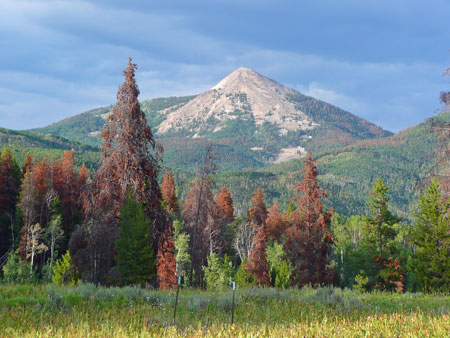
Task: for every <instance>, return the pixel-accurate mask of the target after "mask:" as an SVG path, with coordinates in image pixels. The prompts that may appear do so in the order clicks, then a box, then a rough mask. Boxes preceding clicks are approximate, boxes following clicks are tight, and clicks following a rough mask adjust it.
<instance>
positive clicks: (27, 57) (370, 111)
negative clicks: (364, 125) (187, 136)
mask: <svg viewBox="0 0 450 338" xmlns="http://www.w3.org/2000/svg"><path fill="white" fill-rule="evenodd" d="M449 12H450V4H449V3H448V2H447V1H438V0H434V1H428V2H427V5H426V6H424V5H423V2H422V1H418V0H417V1H403V0H399V1H396V2H392V1H390V2H388V1H384V0H382V1H376V2H375V1H373V2H372V1H367V2H360V1H350V0H343V1H340V2H335V1H331V0H330V1H315V2H310V1H304V2H303V1H300V2H299V1H283V2H280V1H270V0H260V1H256V0H248V1H234V0H233V1H231V0H228V1H224V0H223V1H222V0H221V1H206V0H204V1H197V0H193V1H190V2H185V1H181V0H178V1H164V2H163V1H156V2H148V3H146V2H145V3H144V2H142V1H137V0H132V1H127V2H123V1H118V0H109V1H106V0H104V1H102V0H97V1H77V0H70V1H69V0H2V1H1V2H0V50H1V51H2V52H1V53H0V61H1V62H0V126H2V127H7V128H14V129H27V128H34V127H40V126H44V125H48V124H50V123H53V122H56V121H59V120H61V119H63V118H66V117H68V116H71V115H74V114H76V113H80V112H82V111H85V110H87V109H91V108H94V107H97V106H101V105H107V104H110V103H113V102H114V100H115V94H116V91H117V87H118V85H119V84H120V83H121V82H122V74H121V70H122V69H123V68H124V67H125V65H126V62H127V60H128V56H133V57H134V61H135V62H136V63H138V65H139V69H138V73H137V80H138V83H139V86H140V88H141V98H142V99H146V98H152V97H160V96H176V95H188V94H198V93H200V92H202V91H204V90H206V89H208V88H210V87H211V86H213V85H214V84H215V83H217V82H218V81H220V80H221V79H222V78H223V77H225V76H226V75H228V73H230V72H232V71H233V70H234V69H236V68H238V67H240V66H245V67H249V68H253V69H254V70H256V71H258V72H259V73H261V74H263V75H266V76H269V77H271V78H273V79H275V80H277V81H278V82H281V83H283V84H285V85H288V86H290V87H292V88H294V89H297V90H299V91H301V92H303V93H305V94H308V95H311V96H314V97H317V98H320V99H323V100H325V101H327V102H330V103H333V104H335V105H337V106H340V107H341V108H344V109H347V110H349V111H351V112H353V113H355V114H357V115H359V116H361V117H364V118H366V119H368V120H370V121H372V122H375V123H377V124H379V125H381V126H382V127H384V128H386V129H389V130H393V131H397V130H400V129H404V128H406V127H408V126H410V125H412V124H415V123H418V122H420V121H422V120H424V119H425V118H427V117H429V116H431V115H432V114H433V113H434V111H435V110H436V109H437V108H439V99H438V97H439V92H440V91H442V90H448V80H446V79H444V78H442V73H443V71H444V70H445V68H447V67H448V66H449V65H450V62H449V60H450V53H449V52H447V49H448V48H450V46H449V45H448V41H450V33H449V30H448V28H447V24H446V22H447V20H446V17H445V16H446V13H449Z"/></svg>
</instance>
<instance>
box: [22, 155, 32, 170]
mask: <svg viewBox="0 0 450 338" xmlns="http://www.w3.org/2000/svg"><path fill="white" fill-rule="evenodd" d="M32 165H33V160H32V159H31V156H30V154H29V153H27V154H26V155H25V164H24V166H23V168H22V171H23V174H24V175H25V174H26V173H27V172H28V171H30V170H31V166H32Z"/></svg>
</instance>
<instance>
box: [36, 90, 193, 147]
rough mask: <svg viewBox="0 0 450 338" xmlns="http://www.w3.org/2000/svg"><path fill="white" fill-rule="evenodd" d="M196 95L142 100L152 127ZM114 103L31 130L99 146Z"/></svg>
mask: <svg viewBox="0 0 450 338" xmlns="http://www.w3.org/2000/svg"><path fill="white" fill-rule="evenodd" d="M193 98H194V96H184V97H167V98H157V99H151V100H145V101H141V102H140V103H141V108H142V110H143V111H144V112H145V115H146V117H147V122H148V124H149V125H150V127H151V128H152V129H154V130H157V127H158V125H159V124H160V123H161V121H162V120H163V119H164V116H165V114H167V113H168V112H170V111H171V110H172V109H176V108H178V107H180V106H182V105H184V104H185V103H186V102H188V101H189V100H191V99H193ZM111 109H112V105H110V106H107V107H101V108H97V109H92V110H89V111H87V112H84V113H81V114H78V115H75V116H72V117H69V118H67V119H64V120H62V121H59V122H56V123H53V124H51V125H49V126H47V127H44V128H37V129H31V130H30V131H31V132H38V133H42V134H52V135H59V136H62V137H65V138H67V139H69V140H72V141H76V142H81V143H84V144H89V145H93V146H99V145H100V144H101V142H100V131H101V130H102V128H103V125H104V124H105V121H106V117H107V116H108V114H109V113H110V111H111Z"/></svg>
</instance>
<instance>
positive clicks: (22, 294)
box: [0, 284, 450, 337]
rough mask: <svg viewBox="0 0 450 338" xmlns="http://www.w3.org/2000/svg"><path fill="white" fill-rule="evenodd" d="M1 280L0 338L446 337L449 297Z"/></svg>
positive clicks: (327, 289)
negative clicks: (167, 288) (4, 282)
mask: <svg viewBox="0 0 450 338" xmlns="http://www.w3.org/2000/svg"><path fill="white" fill-rule="evenodd" d="M174 303H175V292H173V291H172V292H167V291H156V290H151V289H143V288H138V287H125V288H103V287H98V288H96V287H95V286H94V285H92V284H82V285H79V286H74V287H59V286H55V285H47V286H44V285H2V286H1V287H0V337H11V336H12V337H36V336H38V337H63V336H64V337H154V336H158V337H159V336H161V337H178V336H179V337H231V336H234V337H273V336H276V337H305V336H306V337H448V336H449V333H450V296H443V295H424V294H421V293H404V294H391V293H360V292H358V291H354V290H341V289H337V288H318V289H313V288H309V287H305V288H302V289H299V290H298V289H288V290H276V289H269V288H254V289H241V290H237V292H236V307H235V317H234V319H235V322H234V324H233V325H232V324H231V308H232V293H231V291H224V292H215V293H211V292H207V291H198V290H190V289H181V291H180V296H179V302H178V308H177V315H176V321H175V325H174V322H173V310H174Z"/></svg>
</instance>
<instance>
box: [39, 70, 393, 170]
mask: <svg viewBox="0 0 450 338" xmlns="http://www.w3.org/2000/svg"><path fill="white" fill-rule="evenodd" d="M141 106H142V109H143V110H144V111H145V112H146V115H147V119H148V121H149V125H150V126H151V127H152V129H153V131H154V132H155V135H156V137H157V138H158V139H159V140H160V142H161V143H162V145H163V147H164V149H165V162H166V164H167V165H168V166H170V167H178V168H182V169H184V170H190V171H195V170H196V168H197V167H198V163H199V162H197V161H198V160H199V159H201V157H202V154H203V153H204V152H205V151H206V148H207V147H208V146H209V145H213V146H214V147H215V150H216V153H217V159H218V162H219V163H218V164H219V167H220V168H221V170H222V171H228V170H236V169H245V168H261V167H263V166H265V165H267V164H269V163H282V162H285V161H288V160H290V159H294V158H301V157H303V156H304V155H305V154H306V152H307V151H313V152H318V151H323V150H326V149H329V148H330V147H340V146H344V145H349V144H352V143H354V142H356V141H360V140H362V139H366V138H377V137H383V136H389V135H391V134H392V133H390V132H388V131H385V130H383V129H381V128H380V127H377V126H376V125H374V124H372V123H370V122H367V121H365V120H364V119H361V118H359V117H357V116H355V115H353V114H350V113H349V112H346V111H344V110H341V109H339V108H337V107H335V106H332V105H330V104H328V103H325V102H323V101H320V100H317V99H314V98H312V97H308V96H305V95H302V94H301V93H299V92H297V91H295V90H292V89H290V88H288V87H286V86H283V85H281V84H279V83H277V82H275V81H273V80H271V79H269V78H267V77H265V76H262V75H260V74H258V73H257V72H255V71H253V70H251V69H247V68H239V69H238V70H236V71H235V72H233V73H232V74H230V75H229V76H227V77H226V78H225V79H223V80H222V81H220V82H219V83H218V84H217V85H216V86H214V87H213V88H211V89H210V90H208V91H206V92H204V93H202V94H200V95H198V96H195V97H194V96H189V97H178V98H177V97H172V98H160V99H153V100H148V101H142V102H141ZM110 110H111V107H105V108H99V109H95V110H92V111H89V112H86V113H83V114H80V115H77V116H75V117H72V118H69V119H66V120H64V121H61V122H58V123H55V124H53V125H51V126H48V127H45V128H41V129H36V130H35V131H38V132H42V133H51V134H57V135H61V136H64V137H67V138H69V139H72V140H76V141H79V142H83V143H87V144H93V145H99V143H100V142H99V134H100V130H101V127H102V126H103V124H104V122H105V118H106V116H107V114H108V113H109V111H110Z"/></svg>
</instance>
